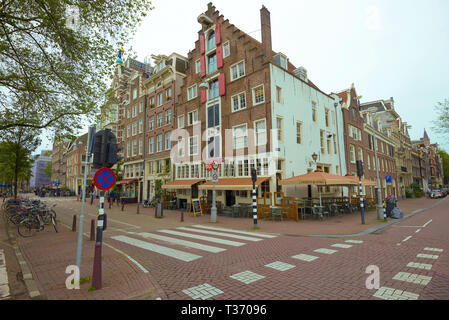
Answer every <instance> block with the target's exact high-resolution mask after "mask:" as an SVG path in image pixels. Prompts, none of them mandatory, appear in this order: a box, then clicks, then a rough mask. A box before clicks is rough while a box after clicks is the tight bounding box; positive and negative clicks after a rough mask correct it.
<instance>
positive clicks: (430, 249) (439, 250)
mask: <svg viewBox="0 0 449 320" xmlns="http://www.w3.org/2000/svg"><path fill="white" fill-rule="evenodd" d="M424 250H427V251H436V252H443V249H438V248H424Z"/></svg>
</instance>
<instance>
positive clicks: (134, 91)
mask: <svg viewBox="0 0 449 320" xmlns="http://www.w3.org/2000/svg"><path fill="white" fill-rule="evenodd" d="M136 98H137V88H135V89H134V90H133V99H136Z"/></svg>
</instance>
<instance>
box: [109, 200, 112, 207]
mask: <svg viewBox="0 0 449 320" xmlns="http://www.w3.org/2000/svg"><path fill="white" fill-rule="evenodd" d="M111 203H112V198H111V199H109V209H111Z"/></svg>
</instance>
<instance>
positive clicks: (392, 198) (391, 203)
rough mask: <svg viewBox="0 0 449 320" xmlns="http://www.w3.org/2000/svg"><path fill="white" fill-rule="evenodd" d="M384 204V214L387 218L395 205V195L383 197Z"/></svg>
mask: <svg viewBox="0 0 449 320" xmlns="http://www.w3.org/2000/svg"><path fill="white" fill-rule="evenodd" d="M384 201H385V204H386V215H387V217H388V218H391V211H392V210H393V209H394V208H395V207H396V204H397V200H396V197H395V196H393V195H391V196H389V197H387V198H385V199H384Z"/></svg>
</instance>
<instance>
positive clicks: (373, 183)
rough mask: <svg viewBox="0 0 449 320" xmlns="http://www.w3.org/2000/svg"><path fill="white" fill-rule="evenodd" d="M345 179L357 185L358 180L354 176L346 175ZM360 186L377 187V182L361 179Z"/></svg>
mask: <svg viewBox="0 0 449 320" xmlns="http://www.w3.org/2000/svg"><path fill="white" fill-rule="evenodd" d="M345 177H349V178H351V179H352V180H354V181H355V182H357V184H358V183H359V178H358V177H356V176H353V175H351V174H350V173H347V174H346V175H345ZM362 186H370V187H372V186H377V182H376V181H372V180H368V179H364V178H362Z"/></svg>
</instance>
